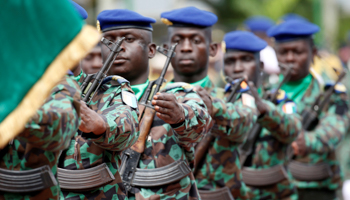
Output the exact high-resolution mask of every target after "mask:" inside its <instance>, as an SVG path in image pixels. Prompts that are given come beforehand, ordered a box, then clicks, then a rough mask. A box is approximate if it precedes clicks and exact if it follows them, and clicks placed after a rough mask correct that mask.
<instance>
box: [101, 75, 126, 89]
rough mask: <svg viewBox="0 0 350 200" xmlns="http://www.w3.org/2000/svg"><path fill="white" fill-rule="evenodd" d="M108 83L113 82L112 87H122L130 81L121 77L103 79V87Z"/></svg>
mask: <svg viewBox="0 0 350 200" xmlns="http://www.w3.org/2000/svg"><path fill="white" fill-rule="evenodd" d="M108 82H111V85H112V86H118V85H121V84H123V83H129V81H128V80H126V79H125V78H123V77H121V76H116V75H114V76H107V77H106V78H104V79H103V81H102V85H103V84H106V83H108Z"/></svg>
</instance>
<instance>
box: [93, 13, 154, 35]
mask: <svg viewBox="0 0 350 200" xmlns="http://www.w3.org/2000/svg"><path fill="white" fill-rule="evenodd" d="M155 22H156V20H155V19H153V18H150V17H145V16H142V15H140V14H139V13H137V12H134V11H131V10H127V9H115V10H104V11H102V12H100V14H98V16H97V29H100V30H102V32H105V31H110V30H115V29H125V28H138V29H145V30H149V31H153V28H152V25H151V23H155Z"/></svg>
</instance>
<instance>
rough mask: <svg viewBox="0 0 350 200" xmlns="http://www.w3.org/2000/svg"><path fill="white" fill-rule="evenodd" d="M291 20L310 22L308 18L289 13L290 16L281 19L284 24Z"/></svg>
mask: <svg viewBox="0 0 350 200" xmlns="http://www.w3.org/2000/svg"><path fill="white" fill-rule="evenodd" d="M289 20H301V21H309V20H307V19H306V18H304V17H302V16H300V15H298V14H295V13H288V14H285V15H283V16H282V17H281V20H280V21H282V22H285V21H289Z"/></svg>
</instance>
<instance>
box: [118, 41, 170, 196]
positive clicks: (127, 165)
mask: <svg viewBox="0 0 350 200" xmlns="http://www.w3.org/2000/svg"><path fill="white" fill-rule="evenodd" d="M176 46H177V44H174V45H173V46H171V48H170V50H166V49H163V48H161V47H159V46H158V47H157V51H158V52H160V53H162V54H164V55H165V56H166V57H167V60H166V62H165V65H164V68H163V70H162V72H161V74H160V76H159V78H158V79H157V80H155V81H152V82H151V83H150V84H149V85H148V87H147V89H146V91H145V94H144V95H143V97H142V99H141V101H140V103H139V111H140V115H139V121H140V135H139V137H138V139H137V141H136V143H135V144H134V145H133V146H131V147H130V148H129V149H127V150H125V151H124V153H123V156H122V164H121V167H120V175H121V178H122V180H123V183H124V186H125V188H126V190H127V191H131V189H132V186H146V187H150V186H156V185H157V183H156V182H147V181H149V180H150V178H149V177H148V176H154V177H157V175H159V174H157V171H152V172H153V173H151V172H148V171H147V170H145V169H138V168H137V166H138V163H139V160H140V156H141V154H142V153H143V151H144V150H145V142H146V139H147V136H148V134H149V132H150V129H151V125H152V122H153V119H154V116H155V114H156V111H155V109H154V107H153V105H152V103H151V101H152V99H153V97H154V95H155V94H156V93H157V92H159V90H160V87H161V86H162V84H163V82H165V79H164V76H165V73H166V72H167V69H168V67H169V64H170V61H171V59H172V58H173V57H174V56H175V48H176ZM158 169H159V168H158ZM145 174H146V175H145ZM175 175H176V176H177V174H175ZM159 176H161V175H159ZM162 178H163V179H164V178H165V177H162Z"/></svg>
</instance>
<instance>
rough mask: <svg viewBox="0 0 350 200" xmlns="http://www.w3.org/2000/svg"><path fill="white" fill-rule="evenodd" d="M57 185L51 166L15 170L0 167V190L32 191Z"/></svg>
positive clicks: (13, 191) (12, 191)
mask: <svg viewBox="0 0 350 200" xmlns="http://www.w3.org/2000/svg"><path fill="white" fill-rule="evenodd" d="M55 185H57V181H56V179H55V176H54V175H53V173H52V171H51V169H50V167H49V166H48V165H44V166H42V167H39V168H36V169H31V170H24V171H14V170H7V169H0V191H3V192H11V193H30V192H36V191H40V190H43V189H46V188H49V187H52V186H55Z"/></svg>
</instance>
